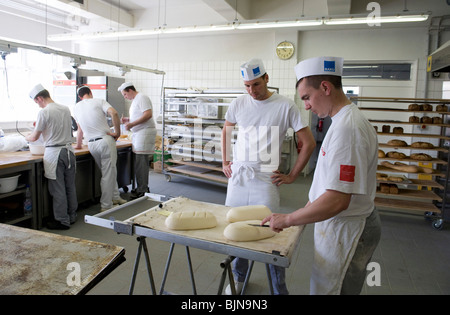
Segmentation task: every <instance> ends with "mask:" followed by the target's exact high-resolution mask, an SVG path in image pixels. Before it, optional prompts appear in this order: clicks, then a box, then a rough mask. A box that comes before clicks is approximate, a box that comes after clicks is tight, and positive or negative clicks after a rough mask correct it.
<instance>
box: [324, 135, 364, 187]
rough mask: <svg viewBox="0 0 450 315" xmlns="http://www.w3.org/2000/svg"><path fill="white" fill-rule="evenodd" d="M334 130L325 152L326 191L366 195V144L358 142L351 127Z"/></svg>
mask: <svg viewBox="0 0 450 315" xmlns="http://www.w3.org/2000/svg"><path fill="white" fill-rule="evenodd" d="M339 129H340V130H335V132H334V133H333V137H332V138H331V139H330V141H329V144H330V146H329V147H328V149H327V151H326V152H325V154H326V155H328V156H327V159H326V160H327V161H328V165H327V170H328V171H327V173H328V176H327V177H328V181H327V184H326V189H331V190H337V191H340V192H343V193H348V194H366V193H367V180H366V175H367V168H368V165H367V161H368V157H367V152H369V150H368V148H367V144H366V143H364V142H361V141H359V140H360V139H358V138H357V136H356V135H355V130H354V129H353V128H352V126H342V127H340V128H339Z"/></svg>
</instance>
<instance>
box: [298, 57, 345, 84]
mask: <svg viewBox="0 0 450 315" xmlns="http://www.w3.org/2000/svg"><path fill="white" fill-rule="evenodd" d="M343 69H344V58H340V57H314V58H309V59H306V60H303V61H300V62H299V63H298V64H297V65H296V66H295V67H294V71H295V75H296V76H297V80H300V79H302V78H304V77H309V76H312V75H335V76H340V77H341V76H342V72H343Z"/></svg>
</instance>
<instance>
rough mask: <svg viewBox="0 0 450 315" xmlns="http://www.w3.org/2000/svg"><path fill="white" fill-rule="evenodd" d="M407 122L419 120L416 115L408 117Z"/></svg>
mask: <svg viewBox="0 0 450 315" xmlns="http://www.w3.org/2000/svg"><path fill="white" fill-rule="evenodd" d="M409 122H410V123H418V122H420V118H419V117H417V116H410V117H409Z"/></svg>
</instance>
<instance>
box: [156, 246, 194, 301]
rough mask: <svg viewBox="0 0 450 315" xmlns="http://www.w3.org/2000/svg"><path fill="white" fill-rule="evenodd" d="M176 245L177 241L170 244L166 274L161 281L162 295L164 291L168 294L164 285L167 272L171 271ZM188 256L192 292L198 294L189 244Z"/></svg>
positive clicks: (160, 292) (187, 248) (187, 247)
mask: <svg viewBox="0 0 450 315" xmlns="http://www.w3.org/2000/svg"><path fill="white" fill-rule="evenodd" d="M174 247H175V243H172V244H171V245H170V250H169V255H168V256H167V261H166V266H165V268H164V275H163V279H162V282H161V288H160V290H159V294H161V295H162V294H164V293H166V294H167V292H165V291H164V286H165V284H166V280H167V274H168V273H169V266H170V262H171V261H172V254H173V249H174ZM186 257H187V262H188V266H189V275H190V277H191V285H192V293H193V294H194V295H196V294H197V289H196V286H195V279H194V271H193V270H192V262H191V255H190V252H189V246H186Z"/></svg>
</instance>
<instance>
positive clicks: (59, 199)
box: [25, 84, 78, 230]
mask: <svg viewBox="0 0 450 315" xmlns="http://www.w3.org/2000/svg"><path fill="white" fill-rule="evenodd" d="M29 95H30V98H31V99H32V100H34V102H35V103H36V104H38V105H39V107H40V108H42V109H41V110H40V111H39V113H38V117H37V120H36V126H35V128H34V131H33V132H32V133H31V134H30V135H28V136H26V137H25V138H26V140H27V141H30V142H34V141H36V140H38V139H39V137H40V136H41V135H42V138H43V139H44V145H45V151H44V176H45V177H46V178H47V179H48V190H49V192H50V195H51V196H52V197H53V215H54V220H51V221H49V222H48V223H47V227H48V228H49V229H54V230H67V229H69V228H70V224H72V223H74V222H75V220H76V217H77V213H76V210H77V208H78V201H77V193H76V188H75V154H74V149H73V147H72V117H71V116H70V110H69V108H68V107H67V106H64V105H60V104H57V103H55V102H54V101H53V100H52V98H51V97H50V93H49V92H48V91H47V90H46V89H45V88H44V87H43V86H42V85H41V84H38V85H36V86H35V87H33V89H32V90H31V91H30V93H29Z"/></svg>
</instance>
